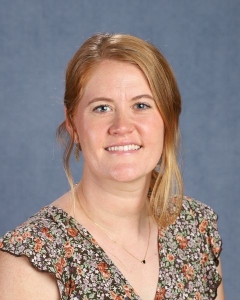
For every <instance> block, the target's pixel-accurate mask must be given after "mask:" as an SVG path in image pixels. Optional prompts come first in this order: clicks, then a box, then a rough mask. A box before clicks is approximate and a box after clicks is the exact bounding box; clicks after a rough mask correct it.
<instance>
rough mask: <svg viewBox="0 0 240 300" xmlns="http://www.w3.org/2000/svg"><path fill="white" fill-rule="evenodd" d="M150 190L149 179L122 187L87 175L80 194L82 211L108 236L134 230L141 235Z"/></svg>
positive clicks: (78, 191) (79, 187)
mask: <svg viewBox="0 0 240 300" xmlns="http://www.w3.org/2000/svg"><path fill="white" fill-rule="evenodd" d="M86 178H87V180H86ZM148 188H149V178H142V180H138V181H136V182H131V183H129V182H128V183H119V182H112V181H110V180H104V181H103V180H99V179H98V180H95V179H94V178H91V177H89V176H84V175H83V178H82V181H81V182H80V183H79V184H78V186H77V187H76V193H77V198H78V200H79V208H80V209H81V208H82V209H83V211H85V213H86V214H87V216H88V217H90V218H91V220H92V221H94V222H96V223H97V224H99V225H100V226H101V227H103V228H105V229H107V230H108V232H110V233H113V234H118V235H119V234H124V232H125V231H127V230H129V228H131V229H132V230H133V231H135V234H137V233H138V234H140V231H141V228H142V227H144V226H146V222H147V218H148V209H147V193H148ZM136 231H137V233H136Z"/></svg>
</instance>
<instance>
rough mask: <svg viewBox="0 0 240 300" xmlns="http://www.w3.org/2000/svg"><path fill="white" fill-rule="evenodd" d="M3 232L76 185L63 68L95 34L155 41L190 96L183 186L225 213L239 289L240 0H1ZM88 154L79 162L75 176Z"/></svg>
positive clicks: (235, 293) (226, 262) (230, 285)
mask: <svg viewBox="0 0 240 300" xmlns="http://www.w3.org/2000/svg"><path fill="white" fill-rule="evenodd" d="M0 7H1V8H0V141H1V152H0V193H1V198H0V204H1V209H0V236H1V235H2V234H4V233H5V232H6V231H7V230H11V229H13V228H14V227H15V226H17V225H18V224H20V223H22V222H23V221H24V220H26V219H27V218H28V217H29V216H31V215H32V214H34V213H35V212H36V211H38V210H39V209H40V208H41V207H42V206H44V205H47V204H49V203H50V202H52V201H53V200H55V199H56V198H58V197H59V196H60V195H61V194H63V193H64V192H66V191H67V190H68V184H67V180H66V178H65V174H64V171H63V167H62V161H61V154H62V151H61V148H60V146H59V145H58V142H57V141H56V136H55V132H56V128H57V126H58V125H59V124H60V122H61V121H62V120H63V117H64V114H63V93H64V73H65V69H66V65H67V63H68V61H69V59H70V58H71V57H72V55H73V54H74V52H75V51H76V50H77V49H78V47H79V46H80V45H81V44H82V42H83V41H85V39H86V38H88V37H89V36H90V35H92V34H93V33H96V32H121V33H129V34H134V35H137V36H139V37H141V38H143V39H146V40H148V41H150V42H152V43H154V44H155V45H156V46H157V47H159V49H160V50H161V51H162V52H163V54H164V55H165V56H166V58H167V59H168V61H169V62H170V64H171V66H172V68H173V70H174V72H175V74H176V77H177V81H178V84H179V88H180V91H181V95H182V100H183V111H182V115H181V130H182V147H181V158H180V162H181V164H182V170H183V175H184V180H185V194H186V195H188V196H192V197H194V198H196V199H198V200H200V201H202V202H205V203H206V204H208V205H210V206H211V207H212V208H213V209H214V210H215V211H216V212H217V213H218V215H219V222H218V224H219V231H220V234H221V236H222V238H223V252H222V255H221V257H222V264H223V272H224V283H225V292H226V299H238V298H239V293H240V285H239V278H240V276H239V270H240V257H239V256H240V255H239V248H240V238H239V236H240V230H239V228H240V217H239V212H240V201H239V195H240V151H239V149H240V134H239V131H240V120H239V119H240V92H239V90H240V17H239V15H240V2H239V1H238V0H225V1H224V0H212V1H208V0H201V1H191V0H182V1H173V0H170V1H167V0H166V1H160V0H159V1H157V0H151V1H145V0H142V1H141V0H131V1H129V0H128V1H127V0H101V1H94V0H90V1H89V0H71V1H65V0H51V1H49V0H41V1H38V0H23V1H18V0H10V1H9V0H0ZM81 164H82V162H81V163H80V164H78V165H76V164H75V162H74V161H73V162H72V166H73V170H74V176H75V179H76V181H78V180H79V178H80V173H81Z"/></svg>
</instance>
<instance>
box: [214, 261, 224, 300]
mask: <svg viewBox="0 0 240 300" xmlns="http://www.w3.org/2000/svg"><path fill="white" fill-rule="evenodd" d="M217 270H218V273H219V274H220V275H221V277H222V266H221V260H220V259H219V265H218V267H217ZM216 300H225V296H224V289H223V280H222V282H221V284H220V285H219V287H218V289H217V298H216Z"/></svg>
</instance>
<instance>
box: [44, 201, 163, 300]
mask: <svg viewBox="0 0 240 300" xmlns="http://www.w3.org/2000/svg"><path fill="white" fill-rule="evenodd" d="M45 208H50V209H53V210H55V211H58V212H59V213H61V214H62V215H64V217H66V218H68V219H69V222H71V223H73V224H74V225H75V227H76V229H77V230H78V232H79V234H80V235H81V236H83V237H84V238H85V239H87V240H88V242H89V243H91V245H92V247H94V248H95V249H96V250H97V251H101V254H102V257H103V259H104V260H105V262H106V263H107V264H108V266H109V267H110V268H113V269H115V271H116V273H117V274H118V276H119V277H120V278H121V280H122V281H123V282H125V284H126V285H128V286H129V287H130V288H131V290H132V294H134V298H135V300H141V297H140V296H139V295H138V294H137V293H136V291H135V289H134V288H133V286H132V285H131V284H130V282H129V281H128V280H127V278H126V277H125V276H124V275H123V273H122V272H121V271H120V270H119V268H118V267H117V266H116V264H115V263H114V262H113V261H112V259H111V258H110V257H109V256H108V254H107V253H106V252H105V251H104V249H103V248H102V247H101V246H100V245H99V244H98V242H97V241H96V239H95V238H94V237H93V235H92V234H91V233H90V232H89V231H88V230H87V229H86V228H85V227H84V226H83V225H82V224H81V223H80V222H79V221H78V220H77V219H75V218H74V217H72V216H71V215H69V214H68V213H67V212H66V211H65V210H63V209H62V208H59V207H57V206H55V205H47V206H45ZM160 237H161V236H160V234H159V228H158V255H159V272H158V282H157V286H156V291H155V295H154V299H156V296H157V291H158V287H159V285H160V277H161V272H160V270H161V249H159V243H160ZM92 240H94V241H95V243H96V244H95V243H93V242H92ZM154 299H153V300H154Z"/></svg>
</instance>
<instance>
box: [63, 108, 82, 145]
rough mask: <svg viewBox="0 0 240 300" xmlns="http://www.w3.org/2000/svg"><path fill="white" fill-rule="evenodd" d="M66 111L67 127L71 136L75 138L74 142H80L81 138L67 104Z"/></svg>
mask: <svg viewBox="0 0 240 300" xmlns="http://www.w3.org/2000/svg"><path fill="white" fill-rule="evenodd" d="M64 113H65V122H66V129H67V131H68V133H69V135H70V136H71V138H72V139H73V141H74V143H77V144H78V143H79V138H78V134H77V131H76V129H75V125H74V121H73V119H72V118H71V116H70V115H69V113H68V111H67V108H66V106H64Z"/></svg>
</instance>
